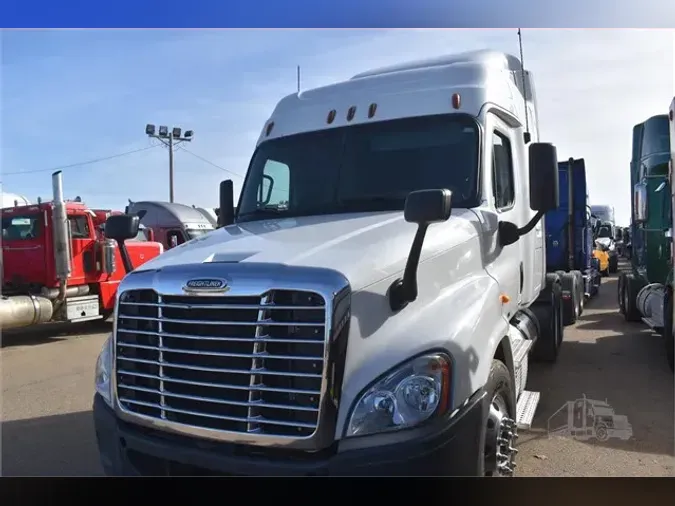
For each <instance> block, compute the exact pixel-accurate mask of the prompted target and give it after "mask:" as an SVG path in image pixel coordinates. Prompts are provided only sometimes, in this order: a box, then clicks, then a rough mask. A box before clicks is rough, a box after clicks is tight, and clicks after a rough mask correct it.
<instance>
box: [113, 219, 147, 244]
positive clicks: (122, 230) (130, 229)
mask: <svg viewBox="0 0 675 506" xmlns="http://www.w3.org/2000/svg"><path fill="white" fill-rule="evenodd" d="M140 221H141V220H140V218H139V217H138V216H132V215H130V214H116V215H113V216H109V217H108V219H107V220H105V235H106V237H109V238H110V239H115V240H116V241H126V240H127V239H133V238H134V237H136V235H137V234H138V228H139V225H140Z"/></svg>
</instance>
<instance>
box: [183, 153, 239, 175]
mask: <svg viewBox="0 0 675 506" xmlns="http://www.w3.org/2000/svg"><path fill="white" fill-rule="evenodd" d="M178 149H180V150H182V151H185V152H186V153H189V154H191V155H192V156H194V157H195V158H198V159H200V160H201V161H202V162H204V163H208V164H209V165H212V166H214V167H215V168H216V169H220V170H222V171H225V172H227V173H228V174H232V175H233V176H237V177H241V178H243V177H244V176H242V175H241V174H237V173H236V172H232V171H231V170H228V169H226V168H224V167H221V166H220V165H217V164H215V163H213V162H212V161H210V160H207V159H206V158H204V157H203V156H199V155H198V154H196V153H193V152H192V151H190V150H189V149H187V148H185V147H184V146H180V147H179V148H178Z"/></svg>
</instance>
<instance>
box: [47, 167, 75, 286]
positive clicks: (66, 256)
mask: <svg viewBox="0 0 675 506" xmlns="http://www.w3.org/2000/svg"><path fill="white" fill-rule="evenodd" d="M52 189H53V192H54V213H53V225H54V256H55V260H56V277H57V278H58V279H59V281H61V283H62V284H65V283H66V282H67V281H68V278H69V277H70V274H71V272H72V266H71V264H70V233H69V230H68V215H67V213H66V203H65V202H64V201H63V177H62V173H61V171H60V170H59V171H57V172H54V174H52Z"/></svg>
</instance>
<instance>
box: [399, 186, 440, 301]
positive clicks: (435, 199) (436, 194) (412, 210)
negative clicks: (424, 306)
mask: <svg viewBox="0 0 675 506" xmlns="http://www.w3.org/2000/svg"><path fill="white" fill-rule="evenodd" d="M451 213H452V192H451V191H450V190H446V189H440V190H419V191H414V192H412V193H410V194H409V195H408V197H407V198H406V199H405V207H404V209H403V217H404V218H405V221H407V222H408V223H416V224H417V232H416V233H415V238H414V239H413V243H412V246H411V247H410V253H409V255H408V261H407V262H406V265H405V271H404V273H403V278H399V279H397V280H396V281H394V282H393V283H392V284H391V286H390V287H389V292H388V297H389V306H390V307H391V310H392V311H400V310H401V309H403V308H404V307H405V306H407V305H408V303H410V302H412V301H414V300H415V299H417V268H418V267H419V263H420V256H421V254H422V246H423V244H424V237H425V236H426V233H427V228H429V225H431V224H432V223H440V222H443V221H447V220H448V218H450V214H451Z"/></svg>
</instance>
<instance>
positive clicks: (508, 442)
mask: <svg viewBox="0 0 675 506" xmlns="http://www.w3.org/2000/svg"><path fill="white" fill-rule="evenodd" d="M507 406H508V403H507V401H506V398H505V397H504V394H503V393H502V392H496V393H495V396H494V397H493V398H492V402H491V403H490V412H489V414H488V418H487V430H486V433H485V462H484V470H485V476H513V472H514V470H515V468H516V464H515V462H514V461H515V458H516V454H517V453H518V450H516V449H515V448H514V447H513V445H514V444H515V442H516V439H518V433H517V429H516V422H515V420H513V419H511V418H509V410H508V407H507Z"/></svg>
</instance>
